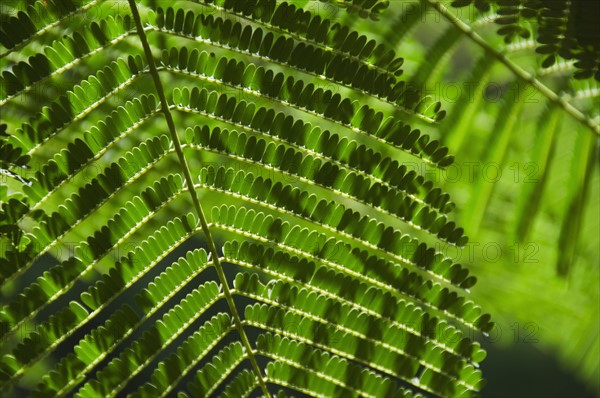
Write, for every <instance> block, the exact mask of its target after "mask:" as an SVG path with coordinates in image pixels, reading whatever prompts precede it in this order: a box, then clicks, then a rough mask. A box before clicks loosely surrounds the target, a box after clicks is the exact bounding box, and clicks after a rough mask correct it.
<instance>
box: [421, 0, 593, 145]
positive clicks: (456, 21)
mask: <svg viewBox="0 0 600 398" xmlns="http://www.w3.org/2000/svg"><path fill="white" fill-rule="evenodd" d="M425 1H426V2H427V3H429V4H430V5H431V6H432V7H433V8H435V9H436V10H437V11H438V12H439V13H440V14H441V15H442V16H443V17H444V18H446V19H447V20H448V21H449V22H450V23H451V24H453V25H454V26H455V27H456V28H457V29H458V30H460V31H462V32H463V33H464V34H465V35H467V36H468V37H469V38H470V39H471V40H472V41H473V42H475V43H476V44H477V45H479V47H481V48H483V50H484V51H485V52H486V53H488V54H489V55H491V56H493V57H494V58H496V59H497V60H498V61H500V62H501V63H502V64H504V65H505V66H506V67H507V68H508V69H510V71H511V72H512V73H513V74H514V75H515V76H517V77H518V78H519V79H521V80H523V81H524V82H526V83H528V84H531V85H532V86H533V87H534V88H535V89H536V90H538V91H539V92H540V93H541V94H542V95H544V96H545V97H546V98H548V100H549V101H550V102H552V103H553V104H554V105H556V106H558V107H560V108H562V109H563V110H564V111H565V112H567V113H568V114H569V115H571V116H572V117H573V118H574V119H575V120H577V121H579V122H580V123H582V124H583V125H585V126H586V127H588V128H589V129H591V130H592V131H593V132H594V133H596V134H597V135H600V126H598V125H595V124H594V122H593V121H592V119H590V118H588V117H587V116H585V115H584V114H583V113H582V112H581V111H580V110H579V109H577V108H575V107H574V106H573V105H571V104H570V103H569V102H567V101H566V100H565V99H564V98H561V97H560V96H559V95H558V94H556V93H555V92H554V91H552V90H551V89H550V88H548V87H547V86H546V85H544V84H543V83H542V82H540V81H539V80H538V79H536V78H535V77H534V76H533V75H532V74H531V73H529V72H527V71H525V70H524V69H523V68H521V67H520V66H518V65H517V64H515V63H514V62H512V61H511V60H510V59H508V58H507V57H506V55H504V54H502V53H501V52H499V51H498V50H496V49H495V48H494V47H492V46H491V45H490V44H489V43H488V42H487V41H485V40H484V39H483V38H482V37H481V36H480V35H478V34H477V32H475V31H474V30H473V28H471V27H470V26H469V25H468V24H466V23H465V22H463V21H462V20H461V19H460V18H458V17H456V16H455V15H453V14H452V13H451V12H450V11H449V10H448V8H447V7H446V6H444V5H443V4H441V3H440V2H439V1H435V0H425Z"/></svg>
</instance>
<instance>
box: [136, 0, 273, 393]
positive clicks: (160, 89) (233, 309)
mask: <svg viewBox="0 0 600 398" xmlns="http://www.w3.org/2000/svg"><path fill="white" fill-rule="evenodd" d="M129 7H130V8H131V13H132V15H133V19H134V21H135V26H136V29H137V32H138V35H139V37H140V40H141V42H142V46H143V47H144V53H145V55H146V59H147V60H148V66H149V68H150V74H151V75H152V79H153V80H154V85H155V86H156V92H157V94H158V97H159V99H160V104H161V111H162V112H163V113H164V115H165V119H166V121H167V125H168V127H169V132H170V133H171V137H172V139H173V144H174V146H175V152H177V156H178V158H179V163H180V164H181V167H182V169H183V175H184V177H185V181H186V183H187V186H188V190H189V192H190V195H191V197H192V202H193V203H194V208H195V209H196V213H197V215H198V218H199V220H200V225H201V227H202V232H204V235H205V236H206V241H207V244H208V248H209V251H210V254H211V257H212V261H213V264H214V266H215V269H216V270H217V274H218V275H219V280H220V282H221V286H222V287H223V294H224V296H225V299H226V300H227V304H228V306H229V310H230V311H231V315H232V316H233V320H234V323H235V328H236V329H237V331H238V333H239V335H240V338H241V340H242V344H243V345H244V348H245V350H246V355H247V357H248V359H249V360H250V362H251V364H252V368H253V369H254V373H255V374H256V377H257V379H258V383H259V384H260V387H261V389H262V391H263V393H264V394H265V397H267V398H270V394H269V390H268V389H267V385H266V383H265V381H264V379H263V376H262V373H261V371H260V368H259V366H258V363H257V362H256V358H255V356H254V352H253V350H252V346H251V345H250V341H249V340H248V336H246V332H245V330H244V327H243V324H242V321H241V319H240V316H239V314H238V312H237V308H236V307H235V303H234V301H233V296H232V294H231V290H230V289H229V284H228V282H227V278H226V277H225V273H224V272H223V267H222V265H221V262H220V260H219V259H220V256H219V253H218V252H217V247H216V245H215V241H214V239H213V237H212V234H211V232H210V230H209V228H208V223H207V222H206V217H205V216H204V212H203V211H202V207H201V206H200V201H199V200H198V194H197V193H196V190H195V188H194V182H193V180H192V175H191V172H190V168H189V166H188V164H187V160H186V158H185V156H184V155H183V150H182V148H181V142H180V141H179V137H178V135H177V131H176V129H175V123H174V122H173V116H172V115H171V112H170V110H169V104H168V102H167V99H166V97H165V92H164V90H163V86H162V83H161V81H160V78H159V76H158V70H157V69H156V64H155V62H154V57H153V55H152V51H151V50H150V45H149V44H148V40H147V38H146V33H145V32H144V28H143V26H142V21H141V19H140V14H139V12H138V9H137V6H136V4H135V1H134V0H129Z"/></svg>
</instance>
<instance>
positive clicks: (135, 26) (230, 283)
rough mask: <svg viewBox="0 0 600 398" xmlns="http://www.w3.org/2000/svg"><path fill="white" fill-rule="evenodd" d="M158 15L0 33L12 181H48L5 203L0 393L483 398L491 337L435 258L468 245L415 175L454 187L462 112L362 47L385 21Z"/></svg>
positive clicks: (253, 4) (254, 6)
mask: <svg viewBox="0 0 600 398" xmlns="http://www.w3.org/2000/svg"><path fill="white" fill-rule="evenodd" d="M147 3H148V4H145V3H144V4H136V3H135V2H134V1H129V6H130V8H127V9H125V10H123V9H119V10H118V12H116V13H114V14H113V15H111V16H104V17H101V18H97V19H95V20H93V21H89V20H86V16H88V15H89V14H88V12H90V11H94V10H95V11H100V10H104V11H106V9H107V8H110V7H111V6H112V5H114V4H116V3H112V2H110V1H104V2H103V1H92V2H89V3H87V2H82V3H76V4H73V7H70V8H68V9H65V10H62V11H52V12H51V14H52V15H51V16H50V17H48V18H42V19H41V20H39V21H36V22H35V23H33V22H31V19H32V18H35V17H36V15H37V13H39V11H40V9H41V8H40V7H41V6H42V3H41V2H38V3H36V4H35V5H34V6H31V7H29V8H28V9H27V10H28V11H27V12H24V13H20V14H17V17H14V18H12V19H10V18H9V21H10V22H9V23H8V24H7V25H6V26H5V27H3V29H4V30H3V31H2V32H0V33H1V34H0V39H1V40H0V42H2V43H3V44H4V45H5V47H6V48H7V49H8V51H7V52H6V53H3V56H2V60H3V61H2V62H3V63H2V68H3V73H2V91H1V92H0V94H1V95H0V106H2V109H3V110H5V109H6V110H11V112H12V111H14V115H15V116H11V117H10V118H9V119H8V120H7V130H9V133H7V134H3V135H2V141H1V142H2V143H3V148H7V150H6V153H7V154H8V155H7V156H5V158H6V159H7V160H10V161H11V162H14V163H15V164H17V165H22V166H28V165H30V164H32V163H36V164H39V165H40V166H39V168H36V169H35V171H33V172H32V173H31V175H30V176H28V177H29V179H28V180H27V183H26V184H25V183H23V182H17V183H16V185H15V187H12V186H11V188H10V198H9V199H7V200H4V199H3V200H2V218H1V219H0V221H1V222H2V223H3V224H2V225H3V226H4V225H6V226H7V227H9V228H10V229H11V231H12V232H11V234H10V235H9V234H6V235H2V237H1V239H6V240H10V245H9V249H7V250H5V251H4V252H3V253H2V256H3V258H2V265H3V267H2V270H1V271H0V273H1V276H2V279H1V281H0V282H1V283H2V286H3V287H4V289H5V291H6V292H9V293H8V294H7V296H6V297H3V299H2V300H3V302H2V306H1V307H0V320H1V322H2V324H1V325H0V326H1V327H2V330H3V331H6V333H3V335H2V336H1V339H2V342H3V344H6V349H5V350H4V349H3V353H5V355H4V356H3V357H2V358H1V359H0V390H1V391H2V392H3V393H9V391H10V389H11V388H15V387H16V388H17V390H15V391H20V389H21V388H23V389H26V390H27V391H28V392H29V393H31V394H32V395H33V396H38V397H42V396H44V397H45V396H71V395H72V396H75V397H96V396H102V397H114V396H122V395H128V394H131V396H136V397H147V396H168V395H169V396H170V395H174V394H175V393H176V392H177V394H178V395H179V396H182V397H183V396H188V394H189V395H191V396H198V397H204V396H211V395H223V396H231V397H239V396H250V395H256V394H257V391H256V390H257V389H260V391H261V393H262V394H263V395H264V396H270V395H271V394H272V392H271V391H273V392H275V391H279V392H280V393H278V395H277V396H282V394H283V393H282V391H284V390H285V391H291V390H296V391H298V392H299V393H301V394H305V395H314V396H332V395H333V396H335V395H356V396H372V397H380V396H388V395H390V394H391V395H394V396H396V395H397V396H403V397H409V396H421V395H420V394H421V393H431V394H435V395H440V396H476V395H477V393H478V391H479V390H480V389H481V387H482V386H483V381H482V376H481V372H480V371H479V370H478V369H477V368H478V364H479V363H480V362H481V361H482V360H483V359H484V357H485V352H484V351H483V350H482V348H481V347H480V346H479V344H477V343H474V342H473V341H472V340H471V338H470V337H469V333H471V331H478V332H483V333H488V332H490V331H491V329H492V328H493V323H492V322H491V320H490V317H489V315H487V314H484V313H483V312H482V310H481V308H480V307H479V305H478V304H476V303H475V302H473V301H472V300H470V299H469V298H468V294H469V289H470V288H471V287H472V286H473V285H474V284H475V282H476V279H475V277H474V276H473V275H471V273H470V272H469V270H468V269H467V268H466V267H465V266H463V265H462V264H459V263H458V262H456V261H454V260H453V259H452V258H450V257H448V256H447V255H445V254H444V253H442V252H440V251H439V250H438V249H437V248H436V246H435V245H437V244H440V243H444V244H450V245H453V246H457V247H461V246H464V245H465V244H466V242H467V238H466V236H465V235H464V231H463V229H462V228H460V227H458V226H457V224H456V223H455V222H454V221H453V220H452V218H451V212H452V210H453V209H454V203H453V202H452V201H451V200H450V196H449V195H448V194H447V193H445V192H444V191H443V190H442V189H441V188H440V187H438V186H437V185H436V183H435V182H434V181H432V180H430V179H428V178H427V177H426V176H424V175H423V173H421V172H420V171H419V170H415V169H412V168H410V167H409V166H407V164H405V163H406V162H407V161H408V160H410V161H412V162H414V163H416V164H419V165H427V166H431V167H435V168H436V169H443V168H444V167H447V166H449V165H450V164H452V162H453V159H454V158H453V157H452V156H451V155H450V154H449V151H448V149H447V148H446V147H444V146H443V145H442V144H441V143H440V141H438V140H434V139H432V138H430V136H429V135H428V134H427V131H426V129H429V128H430V127H431V126H432V125H435V124H437V122H439V121H440V120H441V119H442V118H443V117H444V114H445V112H444V111H443V110H441V104H440V103H439V102H436V101H434V100H432V99H431V98H429V97H427V96H422V95H421V94H420V93H419V92H418V91H415V90H414V89H413V88H411V87H410V83H409V82H408V80H402V79H401V77H402V75H403V71H402V69H401V67H402V65H403V62H404V61H403V58H401V57H399V56H398V55H397V54H396V51H395V50H394V49H392V48H391V47H389V46H387V45H383V44H379V43H378V41H377V40H376V39H375V38H373V37H372V35H371V34H369V33H364V34H363V33H362V31H361V30H358V29H355V28H354V23H355V19H356V16H359V17H361V18H363V19H364V20H363V21H361V24H362V23H363V22H364V23H368V22H369V21H368V20H369V19H371V20H373V19H377V18H380V17H381V13H382V12H383V11H384V9H386V8H387V6H388V2H387V1H378V0H364V1H362V0H361V1H353V2H350V1H332V2H329V4H328V7H333V8H334V9H335V10H337V11H344V12H345V14H344V15H345V16H344V18H343V19H342V20H339V21H333V20H332V19H329V18H326V17H324V15H323V13H319V12H318V11H315V10H313V9H312V8H310V7H308V6H307V4H305V3H303V2H300V3H294V4H291V3H285V2H284V3H277V2H275V1H271V0H258V1H254V0H252V1H247V2H240V1H228V0H225V1H221V0H219V1H215V2H213V1H179V2H175V3H173V2H161V1H159V2H147ZM54 7H59V6H58V3H57V4H55V3H52V5H51V9H52V10H54ZM138 8H139V9H138ZM57 10H58V8H57ZM74 16H77V18H78V20H77V21H78V24H77V29H76V30H75V31H70V32H67V34H66V35H61V38H57V37H56V36H55V35H54V33H55V31H56V30H57V29H59V28H60V27H66V26H69V21H68V20H69V18H71V17H74ZM79 19H80V20H79ZM413 22H416V21H413ZM73 26H75V23H73ZM356 26H362V25H359V24H356ZM23 27H25V28H26V29H25V33H24V34H21V35H19V36H17V35H15V36H14V37H10V38H8V37H5V36H6V35H8V34H9V33H10V32H13V31H16V30H17V29H20V28H23ZM407 29H408V27H407ZM2 35H4V36H2ZM458 36H459V35H456V38H458ZM440 58H443V56H442V55H440ZM442 66H443V61H442V62H440V63H439V64H438V65H437V68H438V69H437V70H440V68H441V67H442ZM427 74H429V70H428V69H427V68H425V69H422V73H421V74H420V75H419V76H420V77H419V78H423V79H425V78H426V77H425V75H427ZM67 77H71V78H72V79H73V80H72V81H68V82H66V83H65V84H61V85H60V86H59V87H58V88H57V89H56V90H57V93H56V94H57V95H55V96H54V98H52V99H50V98H49V97H48V96H45V95H43V96H41V98H40V100H39V101H32V96H33V95H34V94H35V92H36V90H39V89H46V88H48V87H51V86H52V85H53V84H55V83H56V82H62V83H64V79H65V78H67ZM232 92H234V93H238V94H240V95H243V98H241V97H240V96H238V95H236V94H232ZM90 93H93V94H90ZM126 93H128V94H131V97H127V98H126V100H123V98H122V96H124V95H125V94H126ZM20 101H22V102H23V103H24V104H23V105H21V104H19V102H20ZM32 109H35V112H34V113H32V112H31V110H32ZM21 113H23V114H27V117H26V118H21V117H20V114H21ZM421 126H424V127H421ZM417 127H419V128H417ZM422 130H423V131H422ZM7 191H9V190H8V189H7ZM208 209H212V210H211V212H210V213H207V210H208ZM9 238H10V239H9ZM73 242H75V243H74V244H73ZM67 244H73V247H72V250H69V251H68V252H67V253H65V252H62V253H59V254H58V255H55V256H54V257H55V258H56V261H57V263H56V264H55V265H48V264H46V263H45V259H46V258H48V257H49V255H54V254H55V251H56V250H57V249H58V248H60V247H61V246H62V245H67ZM199 245H205V246H204V247H200V246H199ZM21 286H22V287H21ZM12 289H14V290H12ZM11 290H12V291H14V292H15V294H11V293H10V291H11ZM29 324H35V325H36V330H34V331H31V332H28V333H25V334H24V335H20V333H19V331H20V330H21V328H23V327H25V326H26V325H29ZM55 356H57V357H58V359H57V360H56V361H52V359H53V358H54V357H55ZM41 363H48V364H50V366H49V367H48V368H47V369H44V370H43V372H42V373H43V374H38V372H37V368H39V365H40V364H41ZM147 376H149V378H147ZM30 379H35V380H36V383H37V384H36V385H35V386H31V385H30V384H28V383H29V380H30ZM282 388H283V389H284V390H282Z"/></svg>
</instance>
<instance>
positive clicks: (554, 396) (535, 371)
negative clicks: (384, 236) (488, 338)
mask: <svg viewBox="0 0 600 398" xmlns="http://www.w3.org/2000/svg"><path fill="white" fill-rule="evenodd" d="M483 346H484V348H485V349H486V351H487V353H488V355H487V357H486V359H485V361H483V363H482V364H481V367H482V371H483V374H484V377H485V379H486V380H487V385H486V386H485V387H484V388H483V390H482V394H481V396H482V397H483V398H508V397H511V398H516V397H523V398H542V397H543V398H595V397H598V396H599V395H598V394H597V393H594V391H592V390H591V389H589V388H587V387H586V386H585V384H583V383H582V382H581V381H579V380H578V379H577V378H576V377H575V376H574V375H573V374H571V373H569V372H568V371H567V370H566V369H564V368H562V367H561V366H560V365H559V363H558V360H557V359H556V358H555V357H553V356H551V355H550V354H548V353H545V352H542V351H540V350H539V349H538V347H536V346H535V345H534V344H531V343H518V344H515V345H513V346H511V347H505V348H504V347H502V348H501V347H498V346H497V345H492V344H483Z"/></svg>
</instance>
